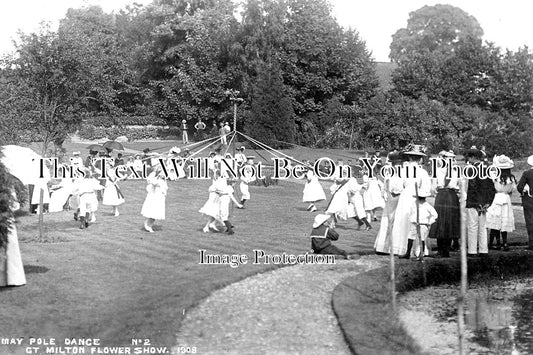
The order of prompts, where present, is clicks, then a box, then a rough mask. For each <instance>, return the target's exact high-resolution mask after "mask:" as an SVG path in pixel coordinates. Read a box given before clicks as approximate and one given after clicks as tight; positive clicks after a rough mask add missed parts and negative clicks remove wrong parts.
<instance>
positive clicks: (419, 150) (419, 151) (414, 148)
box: [403, 144, 426, 157]
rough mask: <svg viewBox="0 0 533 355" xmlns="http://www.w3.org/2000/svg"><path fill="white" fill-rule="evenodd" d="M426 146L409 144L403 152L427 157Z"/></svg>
mask: <svg viewBox="0 0 533 355" xmlns="http://www.w3.org/2000/svg"><path fill="white" fill-rule="evenodd" d="M425 151H426V147H424V146H423V145H422V144H409V145H408V146H407V147H406V148H405V151H404V152H403V154H405V155H415V156H419V157H425V156H426V153H424V152H425Z"/></svg>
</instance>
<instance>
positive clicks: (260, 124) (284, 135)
mask: <svg viewBox="0 0 533 355" xmlns="http://www.w3.org/2000/svg"><path fill="white" fill-rule="evenodd" d="M281 74H282V73H281V70H280V67H279V64H278V63H277V62H276V61H275V60H272V61H270V64H266V63H265V64H264V65H263V67H262V68H261V69H260V71H259V77H258V82H257V85H256V88H255V90H254V97H253V99H252V103H251V108H250V112H249V113H248V116H247V120H246V131H247V133H248V134H250V136H251V137H253V138H255V139H257V140H260V141H262V142H264V143H266V144H268V145H270V146H272V147H281V146H284V145H285V144H284V143H283V142H285V143H292V142H294V135H295V128H296V126H295V123H294V111H293V109H292V106H291V102H290V100H289V99H288V97H287V93H286V91H287V90H286V87H285V85H284V84H283V79H282V75H281Z"/></svg>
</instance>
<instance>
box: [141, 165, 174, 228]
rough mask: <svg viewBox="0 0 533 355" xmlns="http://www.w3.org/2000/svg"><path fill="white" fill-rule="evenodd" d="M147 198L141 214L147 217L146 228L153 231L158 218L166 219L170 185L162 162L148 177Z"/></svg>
mask: <svg viewBox="0 0 533 355" xmlns="http://www.w3.org/2000/svg"><path fill="white" fill-rule="evenodd" d="M146 182H147V185H146V192H147V193H146V199H145V200H144V203H143V206H142V209H141V215H143V216H144V217H145V218H146V221H145V222H144V230H146V231H147V232H150V233H153V232H154V230H153V228H152V227H153V225H154V223H155V221H156V220H164V219H165V203H166V197H167V191H168V185H167V182H166V180H165V175H164V173H163V168H162V167H161V165H160V164H157V165H156V166H155V167H154V170H153V171H152V172H151V173H150V175H148V177H147V178H146Z"/></svg>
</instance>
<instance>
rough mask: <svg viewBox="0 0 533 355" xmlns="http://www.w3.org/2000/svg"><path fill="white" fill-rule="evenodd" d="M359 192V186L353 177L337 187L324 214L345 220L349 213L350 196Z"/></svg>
mask: <svg viewBox="0 0 533 355" xmlns="http://www.w3.org/2000/svg"><path fill="white" fill-rule="evenodd" d="M360 190H361V185H360V184H359V183H358V182H357V180H356V179H355V178H353V177H351V178H350V179H348V181H346V182H345V183H343V184H341V185H339V188H338V189H337V191H336V192H335V194H334V195H333V197H332V198H331V201H330V202H329V205H328V207H327V209H326V213H328V214H334V215H335V216H337V218H339V219H342V220H346V219H347V218H348V216H349V211H350V205H349V202H350V196H352V194H354V193H359V191H360Z"/></svg>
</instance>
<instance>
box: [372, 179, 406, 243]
mask: <svg viewBox="0 0 533 355" xmlns="http://www.w3.org/2000/svg"><path fill="white" fill-rule="evenodd" d="M385 189H386V192H387V201H386V202H385V208H384V210H383V215H382V216H381V222H380V225H379V232H378V235H377V236H376V241H375V242H374V249H375V250H376V252H379V253H386V254H388V253H389V238H390V235H391V230H392V226H393V224H394V217H395V214H396V208H397V206H398V200H399V194H400V193H401V192H402V191H403V180H402V179H401V178H399V177H397V176H392V177H390V178H387V179H386V180H385Z"/></svg>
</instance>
